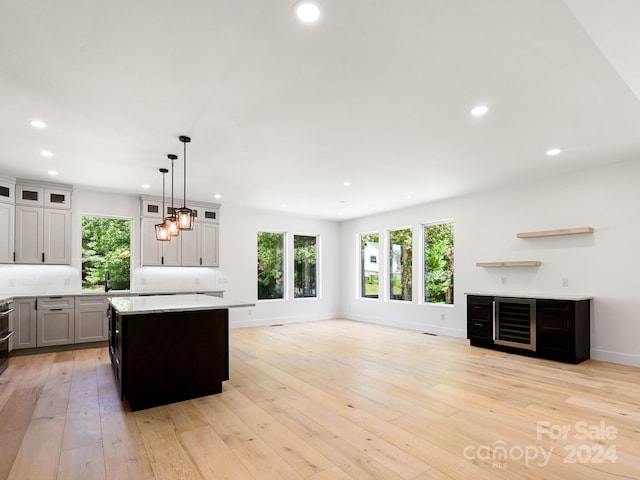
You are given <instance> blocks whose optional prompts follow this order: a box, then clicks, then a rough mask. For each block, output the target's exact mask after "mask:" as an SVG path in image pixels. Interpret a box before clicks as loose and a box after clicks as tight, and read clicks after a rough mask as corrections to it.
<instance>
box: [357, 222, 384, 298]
mask: <svg viewBox="0 0 640 480" xmlns="http://www.w3.org/2000/svg"><path fill="white" fill-rule="evenodd" d="M379 240H380V238H379V235H378V234H377V233H367V234H364V235H361V236H360V280H361V289H360V296H361V297H363V298H378V295H379V282H380V271H379V268H378V255H379V243H380V242H379Z"/></svg>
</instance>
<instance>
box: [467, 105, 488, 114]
mask: <svg viewBox="0 0 640 480" xmlns="http://www.w3.org/2000/svg"><path fill="white" fill-rule="evenodd" d="M488 111H489V107H487V106H486V105H478V106H477V107H473V108H472V109H471V115H474V116H476V117H479V116H480V115H484V114H485V113H487V112H488Z"/></svg>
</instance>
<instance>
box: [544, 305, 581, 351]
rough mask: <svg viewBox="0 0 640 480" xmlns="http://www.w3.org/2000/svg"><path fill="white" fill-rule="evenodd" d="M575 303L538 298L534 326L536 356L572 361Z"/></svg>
mask: <svg viewBox="0 0 640 480" xmlns="http://www.w3.org/2000/svg"><path fill="white" fill-rule="evenodd" d="M574 312H575V304H574V302H571V301H567V300H538V301H537V304H536V328H537V337H538V338H537V350H538V356H539V357H542V358H547V359H550V360H561V361H565V362H573V361H574V359H575V315H574Z"/></svg>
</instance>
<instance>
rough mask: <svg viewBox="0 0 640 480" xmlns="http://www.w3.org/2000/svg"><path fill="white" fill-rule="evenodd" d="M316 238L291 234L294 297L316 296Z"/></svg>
mask: <svg viewBox="0 0 640 480" xmlns="http://www.w3.org/2000/svg"><path fill="white" fill-rule="evenodd" d="M317 243H318V238H317V237H315V236H308V235H294V236H293V261H294V264H293V267H294V269H293V284H294V285H293V286H294V294H293V295H294V297H295V298H303V297H307V298H308V297H316V296H317V292H316V283H317V271H316V262H317V259H316V255H317Z"/></svg>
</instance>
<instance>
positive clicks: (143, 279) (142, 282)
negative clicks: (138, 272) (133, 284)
mask: <svg viewBox="0 0 640 480" xmlns="http://www.w3.org/2000/svg"><path fill="white" fill-rule="evenodd" d="M146 284H147V279H146V278H144V277H142V278H141V279H140V285H146Z"/></svg>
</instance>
